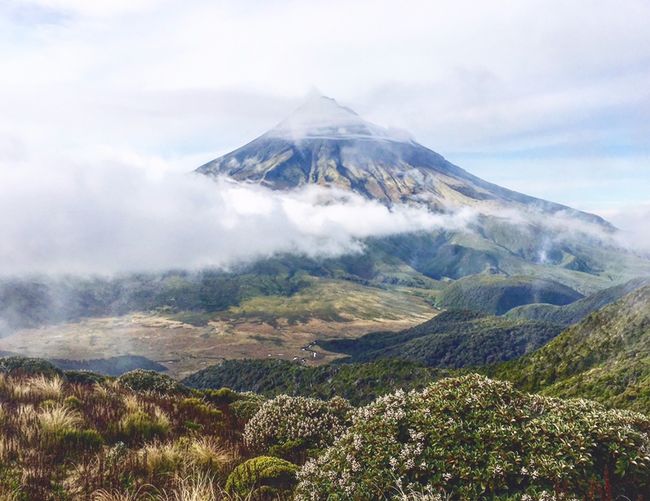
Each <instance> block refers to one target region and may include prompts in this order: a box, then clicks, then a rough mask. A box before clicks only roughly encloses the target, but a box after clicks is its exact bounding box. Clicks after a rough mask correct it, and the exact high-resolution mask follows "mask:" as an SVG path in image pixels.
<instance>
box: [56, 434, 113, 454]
mask: <svg viewBox="0 0 650 501" xmlns="http://www.w3.org/2000/svg"><path fill="white" fill-rule="evenodd" d="M58 445H59V447H64V448H65V449H66V450H68V451H96V450H98V449H100V448H101V447H102V445H104V439H103V438H102V436H101V435H100V434H99V432H98V431H97V430H93V429H85V430H77V429H69V430H65V431H64V432H63V433H61V434H60V435H59V437H58Z"/></svg>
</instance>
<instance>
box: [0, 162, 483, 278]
mask: <svg viewBox="0 0 650 501" xmlns="http://www.w3.org/2000/svg"><path fill="white" fill-rule="evenodd" d="M94 156H95V159H94V161H93V162H92V163H90V162H89V163H85V162H79V161H71V160H69V159H67V160H63V159H61V160H60V161H54V162H53V161H52V159H49V160H45V159H39V161H37V162H36V165H37V166H36V167H35V166H34V165H33V164H22V165H16V166H15V168H13V169H9V170H3V171H1V175H0V228H2V234H3V238H2V240H1V241H0V274H3V275H21V274H34V273H73V274H85V273H113V272H129V271H150V270H151V271H157V270H166V269H199V268H204V267H217V268H228V267H229V266H232V265H233V264H236V263H241V262H246V261H250V260H254V259H257V258H262V257H268V256H272V255H274V254H277V253H283V252H292V253H298V254H305V255H308V256H337V255H340V254H343V253H349V252H358V251H359V250H361V249H362V248H363V244H362V243H361V240H363V239H364V238H367V237H372V236H383V235H388V234H394V233H402V232H408V231H418V230H432V229H436V228H462V227H464V226H465V225H466V224H467V222H468V221H469V220H470V219H471V217H472V216H471V214H469V213H460V214H457V215H453V216H452V215H447V216H443V215H436V214H432V213H430V212H428V211H427V210H425V209H422V208H414V207H407V206H398V207H396V208H394V209H392V210H389V209H388V208H386V207H385V206H383V205H381V204H379V203H377V202H373V201H369V200H366V199H364V198H362V197H360V196H358V195H356V194H352V193H347V192H340V191H336V190H329V189H325V188H321V187H317V186H310V187H307V188H305V189H302V190H298V191H295V192H278V191H272V190H269V189H266V188H263V187H260V186H257V185H250V184H237V183H234V182H232V181H228V180H223V179H221V180H217V181H216V182H215V181H213V180H211V179H209V178H207V177H204V176H200V175H193V174H178V173H174V172H173V171H172V172H169V170H167V171H165V169H162V168H161V167H160V165H159V163H160V162H161V161H159V160H158V161H153V160H151V159H139V161H137V162H136V160H137V159H136V158H135V157H130V161H131V163H129V164H127V163H124V162H123V161H121V160H115V159H114V158H104V159H103V160H101V159H100V158H99V155H97V154H95V155H94ZM121 158H124V155H122V156H121ZM44 162H48V164H47V165H48V168H47V169H44V168H43V165H44ZM19 167H20V168H19Z"/></svg>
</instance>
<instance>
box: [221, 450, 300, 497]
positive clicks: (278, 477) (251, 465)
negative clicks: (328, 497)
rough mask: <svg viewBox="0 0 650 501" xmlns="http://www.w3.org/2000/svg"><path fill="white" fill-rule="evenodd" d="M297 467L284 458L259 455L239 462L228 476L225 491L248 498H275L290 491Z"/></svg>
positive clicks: (294, 480)
mask: <svg viewBox="0 0 650 501" xmlns="http://www.w3.org/2000/svg"><path fill="white" fill-rule="evenodd" d="M297 470H298V467H297V466H296V465H294V464H293V463H290V462H289V461H285V460H284V459H280V458H276V457H269V456H259V457H256V458H253V459H249V460H248V461H246V462H244V463H242V464H240V465H239V466H237V468H235V469H234V470H233V471H232V473H231V474H230V475H229V476H228V480H227V481H226V492H228V493H229V494H232V495H236V496H242V497H245V498H246V499H249V497H250V496H252V497H253V498H254V499H275V498H277V496H279V495H283V494H287V493H289V492H291V490H292V489H293V487H294V485H295V482H296V472H297Z"/></svg>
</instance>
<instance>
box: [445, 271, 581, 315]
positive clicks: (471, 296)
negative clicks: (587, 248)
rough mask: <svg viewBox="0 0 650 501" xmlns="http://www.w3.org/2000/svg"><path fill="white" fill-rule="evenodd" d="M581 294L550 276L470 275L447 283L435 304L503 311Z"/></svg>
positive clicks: (564, 301)
mask: <svg viewBox="0 0 650 501" xmlns="http://www.w3.org/2000/svg"><path fill="white" fill-rule="evenodd" d="M581 297H582V295H581V294H580V293H578V292H576V291H574V290H573V289H571V288H569V287H566V286H565V285H562V284H560V283H558V282H555V281H553V280H545V279H539V278H531V277H522V276H516V277H504V276H500V275H473V276H469V277H465V278H461V279H460V280H456V281H455V282H453V283H452V284H450V285H449V286H448V287H447V288H446V289H445V290H444V291H443V292H442V294H441V296H440V298H439V300H438V304H439V305H440V306H441V307H443V308H446V309H454V310H471V311H478V312H481V313H487V314H491V315H503V314H504V313H506V312H507V311H509V310H511V309H512V308H515V307H517V306H520V305H526V304H531V303H549V304H553V305H566V304H569V303H573V302H574V301H577V300H578V299H580V298H581Z"/></svg>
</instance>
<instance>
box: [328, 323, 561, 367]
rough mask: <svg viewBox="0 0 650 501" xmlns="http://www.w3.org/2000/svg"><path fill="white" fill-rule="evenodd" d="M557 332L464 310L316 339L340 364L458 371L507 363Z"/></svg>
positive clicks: (550, 327) (546, 326) (555, 328)
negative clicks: (386, 362)
mask: <svg viewBox="0 0 650 501" xmlns="http://www.w3.org/2000/svg"><path fill="white" fill-rule="evenodd" d="M561 330H562V328H561V327H559V326H554V325H550V324H544V323H541V322H530V321H520V320H510V319H505V318H503V317H494V316H488V315H484V314H481V313H475V312H474V313H473V312H466V311H447V312H443V313H441V314H439V315H438V316H436V317H434V318H433V319H431V320H429V321H427V322H425V323H423V324H420V325H417V326H416V327H412V328H410V329H406V330H404V331H401V332H398V333H389V332H374V333H371V334H366V335H365V336H362V337H360V338H357V339H334V340H323V341H319V342H318V345H319V346H320V347H321V348H324V349H326V350H328V351H334V352H337V353H345V354H346V355H349V358H347V359H345V361H346V362H370V361H374V360H381V359H391V358H394V359H400V360H408V361H411V362H415V363H420V364H425V365H427V366H430V367H447V368H460V367H471V366H478V365H484V364H489V363H494V362H498V361H505V360H510V359H512V358H516V357H519V356H521V355H523V354H525V353H528V352H530V351H533V350H535V349H537V348H539V347H540V346H543V345H544V344H545V343H547V342H548V341H549V340H551V339H553V338H554V337H555V336H557V335H558V334H559V333H560V332H561Z"/></svg>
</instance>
